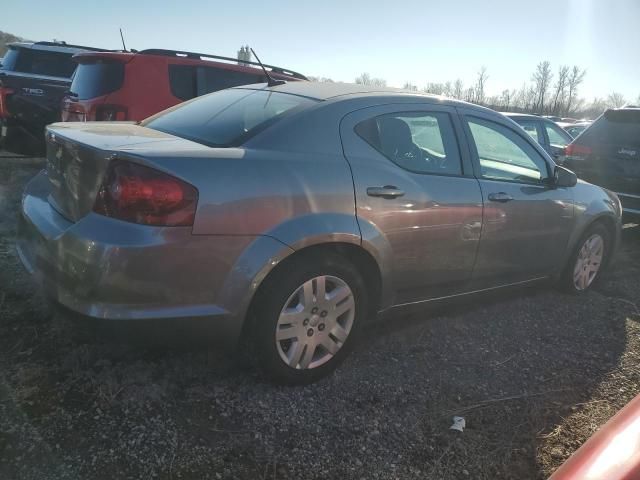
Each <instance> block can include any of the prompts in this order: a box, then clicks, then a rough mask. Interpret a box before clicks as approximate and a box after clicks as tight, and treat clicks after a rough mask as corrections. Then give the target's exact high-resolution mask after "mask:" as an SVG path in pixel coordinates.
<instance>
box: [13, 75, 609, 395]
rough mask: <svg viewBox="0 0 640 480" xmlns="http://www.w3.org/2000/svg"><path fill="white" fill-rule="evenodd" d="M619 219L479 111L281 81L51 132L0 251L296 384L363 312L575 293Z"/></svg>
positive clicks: (331, 357)
mask: <svg viewBox="0 0 640 480" xmlns="http://www.w3.org/2000/svg"><path fill="white" fill-rule="evenodd" d="M620 215H621V207H620V203H619V201H618V199H617V197H616V196H615V195H614V194H613V193H611V192H608V191H607V190H605V189H602V188H599V187H596V186H593V185H591V184H588V183H585V182H581V181H577V179H576V176H575V175H574V174H573V173H572V172H570V171H568V170H566V169H564V168H562V167H559V166H556V165H555V164H554V162H553V161H552V160H551V158H550V157H549V156H548V154H547V153H546V152H545V151H544V149H543V148H542V147H541V146H540V145H538V144H537V143H536V142H534V141H533V139H532V138H531V137H530V136H528V135H527V134H526V133H525V132H524V131H523V130H522V129H520V128H518V127H517V126H516V125H515V124H514V123H513V122H511V121H510V120H508V119H506V118H505V117H504V116H502V115H500V114H498V113H496V112H493V111H491V110H488V109H486V108H482V107H478V106H474V105H470V104H466V103H463V102H457V101H453V100H445V99H442V98H439V97H433V96H426V95H419V94H414V93H405V92H400V91H393V90H382V91H377V90H375V89H373V88H370V87H366V86H362V85H357V86H356V85H341V84H331V83H325V84H318V83H311V82H295V83H294V82H291V83H288V84H285V85H278V86H272V87H269V86H265V85H264V84H261V85H255V86H249V87H239V88H233V89H228V90H224V91H220V92H216V93H213V94H210V95H207V96H204V97H200V98H197V99H194V100H192V101H189V102H186V103H184V104H181V105H179V106H176V107H174V108H172V109H170V110H167V111H165V112H162V113H160V114H158V115H156V116H154V117H151V118H149V119H147V120H146V121H144V122H142V123H141V124H139V125H138V124H133V123H90V124H81V123H78V124H74V123H67V124H54V125H51V126H49V127H48V129H47V169H46V171H43V172H41V173H40V174H39V175H37V176H36V177H35V178H34V179H33V180H32V181H31V182H30V183H29V184H28V186H27V187H26V190H25V192H24V196H23V201H22V215H21V218H20V222H19V234H18V240H17V246H18V252H19V255H20V257H21V259H22V261H23V263H24V265H25V267H26V268H27V269H28V270H30V271H31V272H33V273H34V274H36V276H37V277H38V278H39V279H40V280H41V282H42V284H43V285H44V289H45V291H46V292H48V294H49V295H50V296H51V297H52V298H53V299H54V300H55V301H56V302H58V303H60V304H62V305H64V306H65V307H67V308H68V309H71V310H73V311H75V312H78V313H80V314H83V315H86V316H88V317H94V318H100V319H108V320H113V321H114V322H123V321H136V320H140V319H152V320H158V321H159V320H161V319H172V320H175V321H178V322H180V321H183V320H185V321H186V320H187V319H194V318H195V319H199V320H201V321H202V322H209V323H210V324H211V325H213V326H214V327H215V329H216V331H217V332H218V338H220V339H221V340H222V341H223V342H224V343H225V344H226V345H229V346H236V345H241V346H242V347H241V348H245V349H248V350H249V351H250V352H251V353H252V354H253V356H255V358H256V359H257V362H256V363H257V365H258V366H259V367H260V368H261V369H263V370H264V371H265V372H266V373H267V374H268V375H269V376H270V377H271V378H273V379H274V380H276V381H278V382H283V383H293V384H296V383H306V382H310V381H314V380H316V379H318V378H320V377H322V376H324V375H326V374H327V373H329V372H330V371H331V370H332V369H334V368H335V367H336V366H337V365H338V364H339V363H340V362H341V361H342V360H343V359H344V357H345V356H346V354H347V353H348V351H349V350H350V349H351V347H352V346H353V343H354V341H355V340H356V338H357V336H358V333H359V332H360V331H361V330H362V329H363V328H366V327H367V325H368V323H369V321H370V320H372V319H373V318H375V317H376V316H377V315H378V314H382V313H386V312H399V311H402V310H405V309H409V308H412V307H415V306H419V305H421V304H426V303H428V302H431V301H434V300H440V299H445V298H456V297H460V298H464V296H465V295H468V294H471V293H477V292H482V291H488V290H494V289H497V288H500V287H508V286H513V285H521V284H528V283H534V282H539V281H544V280H548V279H556V280H559V281H560V283H561V284H562V285H563V286H564V287H566V288H567V289H569V290H571V291H574V292H578V293H581V292H584V291H585V290H587V289H588V288H589V287H590V286H591V285H592V284H593V282H594V280H595V279H596V277H597V276H598V274H599V273H600V272H601V271H602V269H603V267H604V266H605V265H606V264H607V263H608V261H609V260H610V258H611V256H612V254H613V253H614V251H615V248H616V245H617V243H618V239H619V232H620ZM241 339H242V340H243V341H242V342H239V340H241Z"/></svg>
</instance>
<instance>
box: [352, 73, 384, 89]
mask: <svg viewBox="0 0 640 480" xmlns="http://www.w3.org/2000/svg"><path fill="white" fill-rule="evenodd" d="M356 83H357V84H358V85H367V86H371V87H386V86H387V81H386V80H384V79H382V78H375V77H372V76H371V75H369V74H368V73H363V74H362V75H360V76H359V77H357V78H356Z"/></svg>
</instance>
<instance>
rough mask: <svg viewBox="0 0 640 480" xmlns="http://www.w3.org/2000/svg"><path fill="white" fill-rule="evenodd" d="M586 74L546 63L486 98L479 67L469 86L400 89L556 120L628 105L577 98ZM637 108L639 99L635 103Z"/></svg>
mask: <svg viewBox="0 0 640 480" xmlns="http://www.w3.org/2000/svg"><path fill="white" fill-rule="evenodd" d="M586 75H587V71H586V70H585V69H583V68H580V67H579V66H577V65H573V66H569V65H560V66H559V67H558V68H557V69H556V71H555V72H554V71H553V69H552V67H551V63H550V62H549V61H543V62H540V63H538V65H537V66H536V68H535V70H534V72H533V73H532V75H531V77H530V80H529V81H528V82H527V81H525V82H524V83H523V84H522V86H521V87H520V88H514V89H505V90H503V91H502V92H500V94H498V95H491V96H489V95H488V94H487V83H488V80H489V75H488V73H487V68H486V67H484V66H483V67H481V68H480V69H479V70H478V72H477V73H476V76H475V79H474V80H473V81H471V82H470V83H465V82H463V80H462V79H459V78H458V79H457V80H455V81H447V82H442V83H439V82H428V83H426V84H425V85H424V86H423V87H418V86H417V85H414V84H412V83H410V82H407V83H405V84H404V85H403V88H404V89H406V90H411V91H416V92H418V91H420V92H425V93H431V94H435V95H443V96H445V97H450V98H455V99H458V100H464V101H467V102H471V103H475V104H478V105H484V106H487V107H490V108H493V109H495V110H499V111H509V112H521V113H537V114H543V115H556V116H559V117H573V118H585V117H586V118H595V117H597V116H598V115H600V114H601V113H602V112H603V111H604V110H606V109H607V108H618V107H622V106H623V105H625V104H628V103H630V100H629V99H626V98H625V97H624V95H622V94H621V93H618V92H612V93H610V94H609V95H608V96H607V97H605V98H600V97H596V98H594V99H592V100H591V101H588V100H586V99H585V98H583V97H580V95H579V93H580V86H581V85H582V84H583V83H584V79H585V76H586ZM310 79H313V80H316V81H325V82H327V81H328V82H331V81H333V80H331V79H330V78H326V77H312V78H310ZM354 81H355V83H357V84H361V85H369V86H377V87H384V86H386V85H387V82H386V81H385V80H384V79H382V78H376V77H372V76H371V75H370V74H368V73H363V74H361V75H360V76H358V77H357V78H356V79H355V80H354ZM636 103H638V104H640V95H638V98H637V99H636Z"/></svg>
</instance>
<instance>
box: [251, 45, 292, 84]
mask: <svg viewBox="0 0 640 480" xmlns="http://www.w3.org/2000/svg"><path fill="white" fill-rule="evenodd" d="M249 50H251V53H252V54H253V56H254V57H256V60H257V61H258V63H259V64H260V66H261V67H262V71H263V72H264V74H265V76H266V77H267V86H269V87H275V86H277V85H284V84H285V83H287V82H285V81H284V80H279V79H275V78H273V77H272V76H271V75H269V72H267V69H266V68H264V65H263V64H262V62H261V61H260V59H259V58H258V55H256V52H254V51H253V48H251V47H249Z"/></svg>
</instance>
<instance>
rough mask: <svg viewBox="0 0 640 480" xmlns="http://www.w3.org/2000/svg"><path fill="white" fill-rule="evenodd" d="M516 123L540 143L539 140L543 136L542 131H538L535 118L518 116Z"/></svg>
mask: <svg viewBox="0 0 640 480" xmlns="http://www.w3.org/2000/svg"><path fill="white" fill-rule="evenodd" d="M516 123H517V124H518V125H520V127H521V128H522V129H523V130H524V131H525V132H527V133H528V134H529V135H531V137H532V138H533V139H534V140H535V141H536V142H538V143H540V144H542V143H543V142H541V141H540V140H541V139H542V138H543V137H542V133H541V132H539V131H538V122H537V121H535V120H528V119H526V118H519V119H517V120H516Z"/></svg>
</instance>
